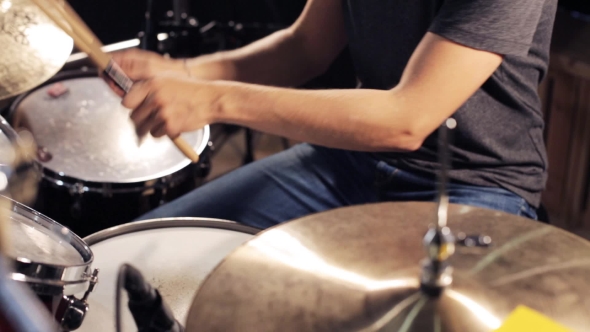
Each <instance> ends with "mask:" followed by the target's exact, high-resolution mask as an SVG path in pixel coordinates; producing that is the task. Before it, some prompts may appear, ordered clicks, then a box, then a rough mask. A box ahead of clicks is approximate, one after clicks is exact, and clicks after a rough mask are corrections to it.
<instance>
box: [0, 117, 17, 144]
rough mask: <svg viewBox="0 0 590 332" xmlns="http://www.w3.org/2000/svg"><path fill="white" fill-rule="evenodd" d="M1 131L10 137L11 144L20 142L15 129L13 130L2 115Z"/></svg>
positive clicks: (0, 121)
mask: <svg viewBox="0 0 590 332" xmlns="http://www.w3.org/2000/svg"><path fill="white" fill-rule="evenodd" d="M0 131H2V133H4V134H6V137H8V140H9V141H10V142H11V143H16V142H18V134H17V133H16V131H15V130H14V128H12V126H11V125H10V123H8V121H6V119H4V117H2V116H1V115H0Z"/></svg>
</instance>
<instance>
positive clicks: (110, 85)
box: [101, 76, 125, 97]
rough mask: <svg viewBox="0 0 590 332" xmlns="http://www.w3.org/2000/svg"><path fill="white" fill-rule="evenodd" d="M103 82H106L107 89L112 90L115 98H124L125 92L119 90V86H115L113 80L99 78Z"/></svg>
mask: <svg viewBox="0 0 590 332" xmlns="http://www.w3.org/2000/svg"><path fill="white" fill-rule="evenodd" d="M101 77H102V78H103V79H104V81H105V82H107V85H108V86H109V88H111V90H113V92H114V93H116V94H117V96H119V97H123V96H125V91H123V90H122V89H121V88H119V86H118V85H117V84H115V82H113V80H111V79H110V78H107V77H104V76H101Z"/></svg>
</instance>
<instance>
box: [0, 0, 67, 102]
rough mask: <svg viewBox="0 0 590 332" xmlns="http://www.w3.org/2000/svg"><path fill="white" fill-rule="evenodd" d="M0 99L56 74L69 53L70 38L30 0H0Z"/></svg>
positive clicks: (29, 87) (30, 87) (25, 89)
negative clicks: (0, 49)
mask: <svg viewBox="0 0 590 332" xmlns="http://www.w3.org/2000/svg"><path fill="white" fill-rule="evenodd" d="M0 45H1V46H0V47H2V52H0V100H2V99H6V98H10V97H12V96H15V95H17V94H20V93H22V92H24V91H27V90H29V89H32V88H34V87H36V86H37V85H39V84H41V83H43V82H45V81H46V80H47V79H49V78H50V77H52V76H53V75H55V73H57V71H58V70H59V69H60V68H61V67H62V66H63V65H64V64H65V63H66V61H67V59H68V57H69V55H70V54H71V52H72V48H73V45H74V44H73V41H72V39H71V38H70V37H69V36H68V35H67V34H65V33H64V32H63V31H62V30H60V29H59V28H58V27H57V26H55V25H54V24H53V23H52V22H51V20H50V19H49V18H48V17H47V16H46V15H45V14H44V13H43V12H42V11H41V10H40V9H39V8H38V7H37V6H35V5H34V4H33V3H32V2H31V1H29V0H0Z"/></svg>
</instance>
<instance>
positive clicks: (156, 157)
mask: <svg viewBox="0 0 590 332" xmlns="http://www.w3.org/2000/svg"><path fill="white" fill-rule="evenodd" d="M129 112H130V111H129V110H128V109H126V108H124V107H123V106H122V105H121V99H120V98H119V97H118V96H116V95H115V94H114V93H113V92H112V91H111V90H110V89H109V87H108V86H107V85H106V84H105V83H104V82H103V81H102V79H101V78H99V77H98V76H97V72H96V71H95V70H87V71H74V72H64V73H62V74H60V75H58V76H56V77H55V78H54V79H52V80H51V81H49V82H48V83H46V84H45V85H43V86H41V87H39V88H37V89H35V90H33V91H31V92H29V93H27V94H24V95H21V96H20V97H19V98H18V99H16V100H15V102H14V103H13V104H12V106H11V108H10V110H9V116H10V120H9V121H10V122H11V123H12V125H13V127H14V128H21V127H23V128H26V129H28V130H29V131H30V132H31V133H32V134H33V136H34V138H35V141H36V143H37V145H38V146H39V152H38V156H37V160H38V162H39V164H40V166H41V168H42V172H43V180H42V181H41V185H40V187H39V195H38V199H37V202H36V203H35V204H34V205H33V208H34V209H36V210H38V211H40V212H41V213H43V214H46V215H48V216H49V217H51V218H53V219H55V220H59V221H60V222H61V223H63V224H64V225H66V226H68V227H69V228H71V229H72V231H74V232H75V233H76V234H79V235H80V236H87V235H89V234H92V233H95V232H97V231H99V230H102V229H106V228H109V227H112V226H114V225H119V224H122V223H126V222H129V221H131V220H133V219H134V218H136V217H138V216H140V215H141V214H143V213H145V212H148V211H150V210H152V209H154V208H156V207H157V206H159V205H161V204H163V203H166V202H168V201H170V200H173V199H175V198H177V197H179V196H181V195H183V194H185V193H187V192H188V191H190V190H192V189H194V188H195V187H197V186H198V185H199V184H200V183H201V182H202V181H203V180H204V178H205V177H206V176H207V174H208V171H209V168H210V166H209V157H208V155H209V154H208V152H209V151H210V148H209V142H210V141H209V136H210V135H209V126H206V127H204V128H202V129H200V130H197V131H194V132H190V133H185V134H183V135H182V136H183V137H184V138H185V139H186V140H187V141H188V142H189V143H190V144H191V145H192V146H193V147H194V149H195V150H196V151H197V153H198V154H199V155H200V156H201V160H200V162H199V163H196V164H191V162H190V160H188V159H187V158H186V157H185V156H184V155H182V154H181V153H180V152H179V151H178V150H177V148H176V147H175V146H174V144H173V143H172V142H171V141H170V140H169V139H168V138H159V139H155V138H153V137H152V136H149V135H148V136H147V137H146V138H144V139H143V140H142V141H141V142H140V141H139V140H138V138H137V136H136V133H135V127H134V125H133V123H132V122H131V120H130V119H129Z"/></svg>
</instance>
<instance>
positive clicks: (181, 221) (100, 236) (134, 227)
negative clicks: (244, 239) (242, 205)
mask: <svg viewBox="0 0 590 332" xmlns="http://www.w3.org/2000/svg"><path fill="white" fill-rule="evenodd" d="M176 227H202V228H216V229H224V230H230V231H236V232H240V233H246V234H251V235H256V234H258V233H259V232H261V231H262V230H261V229H258V228H254V227H250V226H246V225H242V224H239V223H237V222H235V221H229V220H223V219H215V218H194V217H178V218H158V219H148V220H141V221H134V222H130V223H127V224H123V225H119V226H114V227H111V228H107V229H104V230H102V231H99V232H96V233H94V234H90V235H88V236H87V237H85V238H84V241H85V242H86V243H87V244H88V245H89V246H93V245H95V244H97V243H100V242H102V241H105V240H108V239H111V238H114V237H117V236H119V235H125V234H131V233H136V232H141V231H149V230H154V229H162V228H176Z"/></svg>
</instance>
